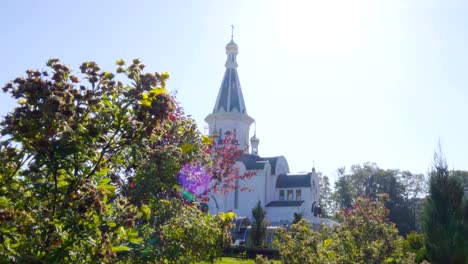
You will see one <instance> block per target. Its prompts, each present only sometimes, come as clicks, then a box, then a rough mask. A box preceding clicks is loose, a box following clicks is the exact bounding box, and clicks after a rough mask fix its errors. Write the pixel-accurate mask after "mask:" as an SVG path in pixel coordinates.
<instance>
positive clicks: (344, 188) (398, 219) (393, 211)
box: [334, 162, 424, 235]
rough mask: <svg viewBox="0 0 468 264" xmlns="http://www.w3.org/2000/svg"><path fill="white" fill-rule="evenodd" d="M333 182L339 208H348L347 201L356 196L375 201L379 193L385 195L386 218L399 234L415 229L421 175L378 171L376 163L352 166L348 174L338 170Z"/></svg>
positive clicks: (388, 170) (421, 191) (421, 181)
mask: <svg viewBox="0 0 468 264" xmlns="http://www.w3.org/2000/svg"><path fill="white" fill-rule="evenodd" d="M338 172H339V178H338V181H337V182H336V183H335V193H334V198H335V201H336V202H337V204H338V205H339V208H347V207H349V206H350V201H351V202H352V201H353V200H355V199H357V197H359V196H365V197H370V198H373V199H376V198H377V196H378V195H379V194H384V193H386V194H388V195H389V198H390V199H388V200H386V201H385V206H386V207H387V208H388V209H389V210H390V213H389V218H390V220H391V221H392V222H394V223H395V224H396V225H397V227H398V230H399V231H400V234H402V235H405V234H407V233H408V232H410V231H412V230H415V228H416V220H415V219H416V213H417V208H418V203H417V202H418V196H419V195H421V194H422V193H423V187H424V184H423V182H424V176H423V175H422V174H413V173H411V172H408V171H405V172H400V171H399V170H394V169H387V170H384V169H381V168H379V167H378V166H377V165H376V164H375V163H370V162H366V163H364V164H362V165H353V166H351V170H350V173H349V174H346V175H345V173H344V169H343V168H342V169H340V170H339V171H338Z"/></svg>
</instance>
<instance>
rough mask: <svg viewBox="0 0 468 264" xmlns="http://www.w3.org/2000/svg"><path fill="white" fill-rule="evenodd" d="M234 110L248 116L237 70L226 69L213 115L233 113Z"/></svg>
mask: <svg viewBox="0 0 468 264" xmlns="http://www.w3.org/2000/svg"><path fill="white" fill-rule="evenodd" d="M234 109H237V111H238V113H241V114H247V109H246V107H245V103H244V96H243V95H242V89H241V85H240V82H239V75H238V74H237V69H235V68H226V71H225V73H224V78H223V81H222V83H221V87H220V88H219V94H218V98H217V100H216V104H215V107H214V109H213V113H220V112H233V111H234Z"/></svg>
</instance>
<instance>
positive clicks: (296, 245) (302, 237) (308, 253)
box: [273, 219, 326, 264]
mask: <svg viewBox="0 0 468 264" xmlns="http://www.w3.org/2000/svg"><path fill="white" fill-rule="evenodd" d="M320 240H321V236H320V234H319V233H317V232H315V231H313V230H312V229H311V228H310V223H309V222H308V221H307V220H306V219H301V220H300V221H299V222H297V223H295V224H293V225H291V229H290V230H286V229H285V228H282V227H280V228H279V229H278V231H277V236H276V238H275V240H274V242H273V243H274V246H275V247H276V248H278V250H279V252H280V256H281V261H282V262H283V263H291V264H305V263H326V262H321V261H322V260H324V259H323V258H322V259H321V258H320V257H321V256H322V255H321V254H318V250H319V245H320ZM323 257H325V256H323Z"/></svg>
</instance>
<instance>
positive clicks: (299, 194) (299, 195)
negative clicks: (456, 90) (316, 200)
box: [296, 190, 302, 201]
mask: <svg viewBox="0 0 468 264" xmlns="http://www.w3.org/2000/svg"><path fill="white" fill-rule="evenodd" d="M296 200H298V201H300V200H302V191H301V190H296Z"/></svg>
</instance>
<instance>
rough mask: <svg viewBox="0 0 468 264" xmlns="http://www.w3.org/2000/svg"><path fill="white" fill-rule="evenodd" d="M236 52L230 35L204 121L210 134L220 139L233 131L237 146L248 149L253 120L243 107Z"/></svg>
mask: <svg viewBox="0 0 468 264" xmlns="http://www.w3.org/2000/svg"><path fill="white" fill-rule="evenodd" d="M238 52H239V47H238V46H237V44H236V43H234V40H233V37H232V36H231V41H230V42H229V43H228V44H227V45H226V55H227V60H226V64H225V67H226V71H225V72H224V77H223V81H222V82H221V87H220V88H219V92H218V97H217V98H216V103H215V106H214V108H213V112H212V113H211V114H209V115H208V116H207V117H206V118H205V121H206V122H207V123H208V126H209V133H210V135H216V134H217V135H218V137H219V140H220V141H221V140H222V137H223V136H224V133H225V132H226V131H228V130H230V131H232V132H234V133H235V135H236V140H237V142H238V143H239V148H240V149H245V150H246V151H248V147H249V132H250V125H251V124H252V123H253V122H254V121H255V120H254V119H253V118H252V117H250V116H249V115H248V114H247V109H246V108H245V102H244V96H243V95H242V89H241V85H240V82H239V75H238V74H237V60H236V56H237V54H238Z"/></svg>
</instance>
